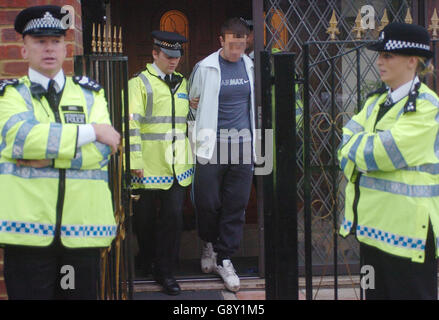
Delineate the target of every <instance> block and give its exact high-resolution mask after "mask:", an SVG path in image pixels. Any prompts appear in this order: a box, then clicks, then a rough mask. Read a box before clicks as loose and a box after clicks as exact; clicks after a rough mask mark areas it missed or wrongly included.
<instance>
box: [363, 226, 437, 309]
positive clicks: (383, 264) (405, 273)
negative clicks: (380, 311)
mask: <svg viewBox="0 0 439 320" xmlns="http://www.w3.org/2000/svg"><path fill="white" fill-rule="evenodd" d="M435 242H436V241H435V238H434V233H433V228H432V226H431V223H430V225H429V230H428V234H427V242H426V248H425V261H424V263H416V262H412V261H411V259H408V258H402V257H398V256H395V255H391V254H388V253H386V252H384V251H381V250H379V249H377V248H375V247H372V246H368V245H365V244H360V250H361V256H362V260H363V262H362V265H368V266H372V267H373V270H374V275H375V288H374V289H367V290H365V293H366V300H437V298H438V295H437V290H438V286H437V280H438V279H437V272H438V269H437V259H436V258H435V247H436V246H435Z"/></svg>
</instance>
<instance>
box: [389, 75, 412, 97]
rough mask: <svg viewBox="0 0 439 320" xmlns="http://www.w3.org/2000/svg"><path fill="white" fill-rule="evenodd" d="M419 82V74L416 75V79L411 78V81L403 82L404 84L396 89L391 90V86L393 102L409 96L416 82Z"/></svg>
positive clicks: (390, 93)
mask: <svg viewBox="0 0 439 320" xmlns="http://www.w3.org/2000/svg"><path fill="white" fill-rule="evenodd" d="M418 82H419V78H418V76H416V77H415V79H414V80H410V81H409V82H407V83H405V84H403V85H402V86H400V87H399V88H398V89H396V90H394V91H391V89H390V88H389V93H388V94H389V95H390V97H391V98H392V102H394V103H396V102H398V101H399V100H401V99H403V98H405V97H406V96H408V94H409V93H410V90H412V89H413V87H414V86H415V84H417V83H418Z"/></svg>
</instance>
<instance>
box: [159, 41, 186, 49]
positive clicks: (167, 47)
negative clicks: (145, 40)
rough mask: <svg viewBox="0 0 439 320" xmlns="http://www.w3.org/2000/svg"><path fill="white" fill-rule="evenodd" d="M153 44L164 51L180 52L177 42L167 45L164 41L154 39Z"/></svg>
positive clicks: (179, 45)
mask: <svg viewBox="0 0 439 320" xmlns="http://www.w3.org/2000/svg"><path fill="white" fill-rule="evenodd" d="M154 43H155V44H156V45H158V46H160V47H162V48H165V49H171V50H180V49H181V44H180V43H178V42H176V43H169V42H166V41H160V40H157V39H155V40H154Z"/></svg>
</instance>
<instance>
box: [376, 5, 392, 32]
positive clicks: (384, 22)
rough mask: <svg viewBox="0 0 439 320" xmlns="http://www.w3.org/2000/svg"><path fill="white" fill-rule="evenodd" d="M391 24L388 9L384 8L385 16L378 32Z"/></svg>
mask: <svg viewBox="0 0 439 320" xmlns="http://www.w3.org/2000/svg"><path fill="white" fill-rule="evenodd" d="M388 24H389V17H388V16H387V9H384V13H383V17H382V18H381V24H380V26H379V27H378V32H380V31H381V30H383V29H384V27H385V26H387V25H388Z"/></svg>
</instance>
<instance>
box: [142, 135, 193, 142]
mask: <svg viewBox="0 0 439 320" xmlns="http://www.w3.org/2000/svg"><path fill="white" fill-rule="evenodd" d="M141 138H142V140H162V141H170V140H173V138H174V135H173V134H172V133H142V135H141ZM185 138H186V135H185V134H184V133H176V134H175V139H176V140H184V139H185Z"/></svg>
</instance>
